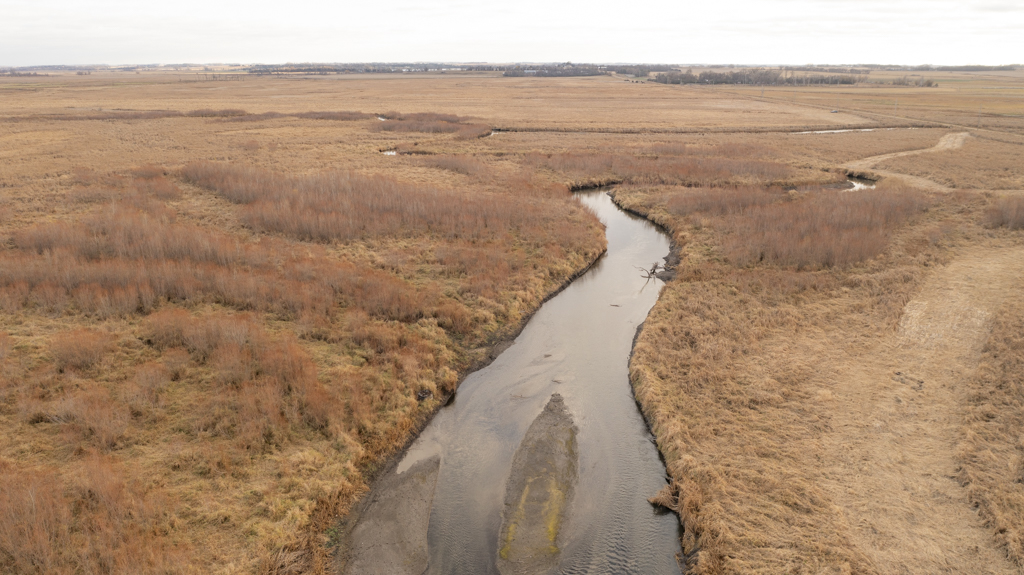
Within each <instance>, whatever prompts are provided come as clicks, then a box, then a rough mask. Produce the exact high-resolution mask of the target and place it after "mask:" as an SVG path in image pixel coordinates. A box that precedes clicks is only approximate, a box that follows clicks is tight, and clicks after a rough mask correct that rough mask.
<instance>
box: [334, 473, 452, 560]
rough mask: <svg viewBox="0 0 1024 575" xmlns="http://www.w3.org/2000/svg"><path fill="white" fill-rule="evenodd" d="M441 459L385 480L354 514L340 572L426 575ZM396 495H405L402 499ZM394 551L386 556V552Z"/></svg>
mask: <svg viewBox="0 0 1024 575" xmlns="http://www.w3.org/2000/svg"><path fill="white" fill-rule="evenodd" d="M440 467H441V459H440V458H439V457H432V458H430V459H424V460H423V461H420V462H419V463H417V464H416V465H414V466H412V467H411V468H409V469H407V470H406V471H405V473H391V474H387V475H385V476H384V477H383V478H382V479H381V481H380V485H379V486H378V488H377V489H375V490H374V492H373V493H372V494H371V495H370V496H368V497H366V498H364V499H363V500H362V501H361V502H360V503H359V505H357V506H356V507H355V508H353V510H352V512H351V513H350V514H349V518H350V520H349V523H348V525H347V529H346V530H345V532H344V533H343V534H342V541H341V549H343V552H342V553H340V554H339V556H338V559H337V569H338V570H339V571H341V572H343V573H359V574H362V575H421V574H422V573H423V572H424V571H425V569H426V565H427V562H428V554H427V525H428V523H429V521H430V509H431V507H432V506H433V502H434V488H435V486H436V484H437V472H438V470H439V469H440ZM396 494H401V496H400V497H396V496H395V495H396ZM382 548H384V549H388V550H390V551H389V552H387V553H380V549H382Z"/></svg>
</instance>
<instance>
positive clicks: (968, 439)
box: [957, 302, 1024, 566]
mask: <svg viewBox="0 0 1024 575" xmlns="http://www.w3.org/2000/svg"><path fill="white" fill-rule="evenodd" d="M982 354H983V356H982V359H981V362H980V363H979V365H978V370H977V373H976V374H975V375H974V377H973V378H971V380H970V381H969V382H968V394H967V408H966V410H967V416H966V417H965V421H964V424H963V427H962V429H961V433H962V440H961V442H960V445H959V449H958V451H957V462H958V464H959V469H958V472H959V473H958V478H959V480H960V482H961V483H962V484H963V485H964V486H965V487H966V488H967V492H968V494H969V496H970V498H971V501H972V502H973V503H974V504H975V505H977V506H978V511H979V513H980V514H981V516H982V518H983V519H984V521H985V523H986V525H987V526H988V527H989V528H990V529H991V530H992V532H993V533H994V534H995V538H996V541H998V542H999V545H1000V546H1001V547H1002V548H1003V549H1004V550H1005V552H1006V554H1007V555H1008V556H1009V557H1010V558H1011V559H1012V560H1013V561H1014V562H1015V563H1016V564H1017V565H1018V566H1022V565H1024V495H1022V494H1021V490H1020V484H1021V481H1022V478H1024V455H1022V454H1024V444H1022V443H1021V438H1020V429H1021V426H1022V425H1024V413H1022V412H1021V409H1020V406H1021V404H1022V401H1024V380H1022V379H1021V374H1022V373H1024V307H1022V306H1021V305H1020V302H1011V303H1009V304H1007V305H1005V306H1004V307H1003V308H1002V309H1000V310H999V313H998V315H997V316H996V318H995V321H994V324H993V326H992V332H991V334H990V335H989V337H988V341H987V342H986V343H985V347H984V349H983V350H982Z"/></svg>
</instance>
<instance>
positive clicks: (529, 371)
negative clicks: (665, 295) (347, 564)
mask: <svg viewBox="0 0 1024 575" xmlns="http://www.w3.org/2000/svg"><path fill="white" fill-rule="evenodd" d="M576 195H577V197H578V198H579V200H580V201H581V202H583V203H584V204H586V205H587V206H590V208H591V209H593V210H594V211H595V212H596V213H597V215H598V216H599V217H600V219H601V221H602V222H604V224H605V225H606V235H607V238H608V252H607V253H606V254H605V255H604V256H603V257H602V258H601V259H600V260H599V261H598V262H597V263H596V264H595V265H594V266H593V267H592V268H591V269H590V270H589V271H587V272H586V273H585V274H583V275H582V276H581V277H580V278H578V279H577V280H576V281H574V282H573V283H572V284H570V285H569V286H568V287H567V288H566V289H565V290H563V291H562V292H561V293H559V294H558V295H557V296H555V297H554V298H552V299H551V300H550V301H548V302H547V303H545V304H544V305H543V306H542V307H541V308H540V309H539V310H538V311H537V313H536V314H535V315H534V316H533V317H532V318H531V319H530V321H529V322H528V324H527V325H526V327H525V328H524V329H523V331H522V333H521V334H520V335H519V337H518V338H516V340H515V342H514V343H513V344H512V345H511V346H510V347H509V348H508V349H506V350H505V351H504V352H503V353H501V354H500V355H499V356H498V357H497V358H496V359H495V360H494V361H493V362H492V363H491V364H490V365H488V366H487V367H485V368H483V369H481V370H479V371H477V372H475V373H473V374H471V375H470V376H468V377H467V378H466V380H465V381H464V382H463V383H462V385H461V386H460V387H459V389H458V392H457V394H456V396H455V397H454V398H453V400H452V401H450V402H449V404H448V405H446V406H445V407H443V408H442V409H441V410H440V411H439V412H438V413H437V415H436V416H435V417H434V419H433V420H432V421H431V423H430V424H429V425H428V426H427V427H426V429H425V430H424V431H423V433H422V434H421V435H420V436H419V437H418V438H417V439H416V441H415V442H414V443H413V444H412V445H411V446H410V448H409V450H408V451H407V452H406V455H405V456H404V458H403V459H402V460H401V461H400V462H399V464H398V465H397V467H396V468H395V469H394V470H393V471H391V472H390V474H391V475H394V474H397V476H398V477H399V478H400V477H401V475H402V473H404V472H409V473H411V474H415V473H417V472H418V471H417V470H418V469H420V468H423V466H424V465H428V464H430V462H431V461H435V463H433V465H434V466H435V469H437V470H436V471H434V472H433V473H434V474H435V476H436V487H435V488H434V490H433V495H432V503H430V504H429V506H430V512H429V523H427V525H428V527H427V536H426V550H425V556H423V557H422V558H423V559H426V558H427V557H429V569H428V570H427V571H426V572H427V573H432V574H474V575H487V574H495V575H496V574H498V573H499V571H498V560H497V557H498V555H499V539H500V535H501V529H502V520H503V517H502V513H503V508H504V507H505V500H506V493H505V491H506V485H507V484H509V483H510V482H511V481H512V480H511V479H510V478H512V477H517V476H516V475H515V474H516V473H517V470H514V469H512V462H513V456H514V455H515V453H516V450H517V447H519V446H520V444H521V443H523V439H524V436H525V435H526V433H527V430H528V428H530V426H531V423H533V422H534V421H535V420H537V419H538V416H539V415H540V414H541V413H542V411H544V409H545V405H547V404H548V402H549V400H550V398H551V397H552V395H553V394H556V393H557V394H559V396H560V397H561V398H563V400H564V409H565V411H567V412H568V414H569V415H570V416H571V418H572V423H573V424H574V425H575V430H574V431H575V444H574V446H573V447H574V449H573V451H574V453H573V456H574V457H576V458H577V459H578V465H577V469H578V473H577V480H576V482H575V486H574V490H573V493H572V496H571V499H569V500H568V502H567V504H566V506H565V511H564V519H563V521H561V524H560V525H559V527H558V530H559V533H558V540H557V547H558V553H557V554H556V555H555V556H554V557H553V558H552V559H551V564H550V569H546V571H548V572H557V573H566V574H573V573H590V574H612V573H615V574H625V573H636V574H645V575H647V574H650V575H655V574H678V573H679V572H680V571H679V567H678V564H677V562H676V558H675V557H676V555H677V554H678V553H679V552H680V547H679V536H680V531H679V519H678V517H677V516H676V515H675V514H672V513H667V512H665V511H664V510H661V509H657V508H655V507H654V506H652V505H651V504H650V503H648V502H647V498H648V497H651V496H653V495H654V494H656V493H657V492H658V491H659V490H660V489H661V488H662V487H663V486H664V485H665V483H666V472H665V466H664V464H663V463H662V461H661V460H660V458H659V455H658V451H657V448H656V447H655V445H654V442H653V438H652V436H651V434H650V432H649V431H648V429H647V426H646V425H645V423H644V421H643V418H642V416H641V414H640V412H639V410H638V409H637V406H636V403H635V401H634V398H633V394H632V390H631V388H630V384H629V376H628V366H627V363H628V358H629V353H630V350H631V348H632V342H633V338H634V335H635V334H636V331H637V328H638V327H639V326H640V324H641V323H642V322H643V321H644V319H645V318H646V317H647V314H648V312H649V311H650V309H651V307H652V306H653V305H654V303H655V302H656V300H657V298H658V293H659V291H660V289H661V286H662V285H663V284H662V282H661V281H660V280H656V279H651V280H646V279H644V278H643V277H642V276H641V272H640V271H639V270H638V269H637V266H642V267H644V268H650V267H651V265H652V264H653V263H655V262H658V263H659V264H660V263H661V262H662V259H663V258H664V257H665V256H666V255H667V254H668V252H669V240H668V238H667V237H666V236H665V234H663V233H662V232H660V231H659V230H658V229H657V228H656V227H655V226H653V225H652V224H651V223H649V222H648V221H646V220H644V219H641V218H637V217H635V216H632V215H630V214H627V213H626V212H624V211H622V210H620V209H618V208H617V207H616V206H615V204H614V203H612V201H611V199H610V198H609V197H608V195H607V194H606V193H605V192H603V191H588V192H578V193H577V194H576ZM556 401H557V400H556ZM435 458H436V459H435ZM437 459H439V460H440V463H439V467H438V464H437V463H436V460H437ZM428 467H429V465H428ZM410 469H413V471H409V470H410ZM522 471H523V470H519V472H522ZM424 477H428V478H429V477H431V476H429V475H424ZM428 480H429V479H428ZM386 481H387V478H385V481H384V482H385V483H386ZM417 481H418V483H419V484H422V483H423V482H422V481H419V480H417ZM417 489H420V488H417ZM396 491H397V490H396ZM392 495H393V496H395V497H401V495H400V494H398V493H395V494H392ZM388 496H389V495H388V494H378V495H377V496H375V499H376V500H380V501H384V500H385V498H386V497H388ZM523 497H524V498H525V495H524V496H523ZM407 500H408V499H407ZM367 532H369V530H367Z"/></svg>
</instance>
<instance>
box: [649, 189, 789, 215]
mask: <svg viewBox="0 0 1024 575" xmlns="http://www.w3.org/2000/svg"><path fill="white" fill-rule="evenodd" d="M784 199H786V197H785V196H784V195H782V194H781V193H779V192H777V191H774V192H773V191H771V190H769V189H766V188H755V187H741V188H700V189H695V190H693V191H687V192H685V193H681V194H676V195H674V196H672V197H671V198H669V200H668V202H667V204H666V208H667V209H668V211H669V212H671V213H673V214H675V215H677V216H686V215H689V214H692V213H695V212H700V213H703V214H707V215H712V216H725V215H731V214H738V213H742V212H744V211H746V210H748V209H750V208H752V207H754V206H766V205H768V204H771V203H775V202H779V201H782V200H784Z"/></svg>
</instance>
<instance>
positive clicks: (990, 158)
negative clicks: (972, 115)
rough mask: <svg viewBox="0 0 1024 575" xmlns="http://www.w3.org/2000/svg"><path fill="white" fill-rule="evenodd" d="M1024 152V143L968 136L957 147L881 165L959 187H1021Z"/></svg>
mask: <svg viewBox="0 0 1024 575" xmlns="http://www.w3.org/2000/svg"><path fill="white" fill-rule="evenodd" d="M1021 156H1024V144H1021V145H1013V144H1006V143H1003V142H998V141H993V140H986V139H981V138H969V139H968V140H967V142H965V143H964V146H963V148H961V149H958V150H948V151H941V152H935V153H931V154H921V155H915V156H906V157H902V158H894V159H892V160H888V161H885V162H882V163H881V164H878V167H879V168H880V169H883V170H892V171H894V172H900V173H904V174H910V175H913V176H920V177H923V178H928V179H930V180H933V181H936V182H939V183H941V184H944V185H946V186H949V187H951V188H957V189H967V190H972V189H988V190H1021V189H1024V166H1022V162H1021V161H1020V158H1021Z"/></svg>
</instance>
